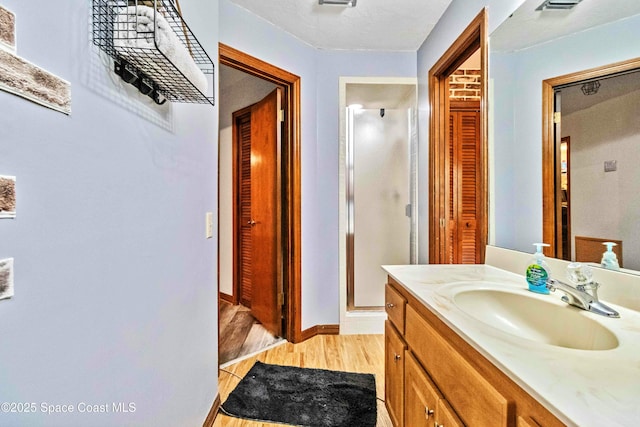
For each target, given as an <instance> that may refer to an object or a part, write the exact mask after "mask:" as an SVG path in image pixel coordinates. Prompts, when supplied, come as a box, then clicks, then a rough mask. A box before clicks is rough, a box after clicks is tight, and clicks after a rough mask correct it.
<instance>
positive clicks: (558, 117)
mask: <svg viewBox="0 0 640 427" xmlns="http://www.w3.org/2000/svg"><path fill="white" fill-rule="evenodd" d="M561 120H562V113H560V112H556V113H553V123H555V124H558V123H560V121H561Z"/></svg>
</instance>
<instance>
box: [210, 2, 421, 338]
mask: <svg viewBox="0 0 640 427" xmlns="http://www.w3.org/2000/svg"><path fill="white" fill-rule="evenodd" d="M220 41H221V42H222V43H225V44H227V45H229V46H231V47H234V48H236V49H238V50H240V51H243V52H245V53H248V54H250V55H253V56H255V57H257V58H259V59H261V60H263V61H266V62H268V63H270V64H273V65H275V66H277V67H280V68H282V69H285V70H287V71H289V72H291V73H293V74H296V75H298V76H300V78H301V84H302V88H301V100H302V106H301V110H302V129H301V130H302V328H303V329H307V328H310V327H312V326H315V325H324V324H338V323H339V286H338V282H339V277H338V274H339V273H338V270H339V263H338V243H339V242H338V220H339V215H338V197H339V196H338V191H339V188H338V187H339V186H338V176H339V175H338V174H339V138H338V105H339V102H338V78H339V76H341V75H351V76H403V77H410V76H415V69H416V68H415V53H413V52H402V53H384V52H382V53H381V52H348V51H323V50H316V49H314V48H313V47H311V46H309V45H307V44H305V43H303V42H301V41H300V40H298V39H296V38H295V37H293V36H291V35H289V34H288V33H285V32H284V31H282V30H280V29H278V28H276V27H275V26H273V25H271V24H269V23H268V22H266V21H264V20H263V19H261V18H258V17H257V16H255V15H253V14H251V13H250V12H248V11H247V10H245V9H242V8H240V7H238V6H236V5H234V4H233V3H231V2H230V1H228V0H220Z"/></svg>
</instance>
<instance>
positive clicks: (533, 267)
mask: <svg viewBox="0 0 640 427" xmlns="http://www.w3.org/2000/svg"><path fill="white" fill-rule="evenodd" d="M533 246H535V247H536V252H535V253H534V254H533V259H532V260H531V263H530V264H529V267H527V272H526V278H527V283H528V284H529V290H530V291H531V292H536V293H539V294H548V293H549V289H547V280H548V279H549V276H550V274H551V272H550V270H549V266H548V265H547V261H545V256H544V254H543V253H542V248H543V247H545V246H549V245H548V244H547V243H534V244H533Z"/></svg>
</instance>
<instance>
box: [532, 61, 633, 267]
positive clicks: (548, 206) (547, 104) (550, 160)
mask: <svg viewBox="0 0 640 427" xmlns="http://www.w3.org/2000/svg"><path fill="white" fill-rule="evenodd" d="M634 69H640V58H634V59H629V60H626V61H621V62H615V63H613V64H608V65H604V66H602V67H596V68H590V69H587V70H583V71H577V72H575V73H571V74H565V75H563V76H558V77H553V78H551V79H547V80H543V81H542V239H543V240H542V241H543V242H545V243H548V244H549V247H547V248H545V251H544V252H545V255H547V256H551V257H554V258H562V254H558V253H557V252H558V245H557V236H558V233H557V231H558V219H559V218H560V209H561V203H560V193H559V192H556V185H555V182H556V173H557V172H558V167H557V165H556V150H557V151H559V147H557V148H556V144H555V138H554V122H553V113H554V105H553V101H554V87H557V86H563V85H568V84H573V83H578V82H581V81H583V80H588V79H597V78H603V77H606V76H609V75H611V74H617V73H621V72H625V71H631V70H634Z"/></svg>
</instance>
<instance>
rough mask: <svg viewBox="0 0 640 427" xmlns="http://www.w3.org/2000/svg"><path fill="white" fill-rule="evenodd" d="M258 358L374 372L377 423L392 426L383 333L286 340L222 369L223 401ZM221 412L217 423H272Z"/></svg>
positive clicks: (217, 426)
mask: <svg viewBox="0 0 640 427" xmlns="http://www.w3.org/2000/svg"><path fill="white" fill-rule="evenodd" d="M256 360H259V361H261V362H264V363H272V364H276V365H289V366H298V367H303V368H319V369H333V370H340V371H347V372H360V373H370V374H374V375H375V377H376V391H377V396H378V424H377V426H378V427H391V426H392V424H391V421H390V420H389V415H388V414H387V409H386V408H385V406H384V335H318V336H316V337H313V338H311V339H309V340H307V341H305V342H302V343H300V344H291V343H285V344H283V345H280V346H277V347H274V348H272V349H270V350H267V351H265V352H262V353H260V354H258V355H256V356H253V357H250V358H248V359H245V360H242V361H240V362H238V363H235V364H233V365H230V366H227V367H226V368H224V369H221V370H220V371H219V391H220V399H221V401H222V402H224V401H225V400H226V399H227V396H228V395H229V393H231V391H233V389H234V388H235V387H236V385H237V384H238V383H239V382H240V379H241V378H242V377H243V376H244V375H245V374H246V373H247V372H248V371H249V369H251V367H252V366H253V364H254V363H255V362H256ZM279 425H281V424H271V423H261V422H255V421H249V420H242V419H238V418H233V417H228V416H226V415H224V414H222V413H219V414H218V416H217V418H216V421H215V423H214V427H271V426H274V427H275V426H279Z"/></svg>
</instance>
